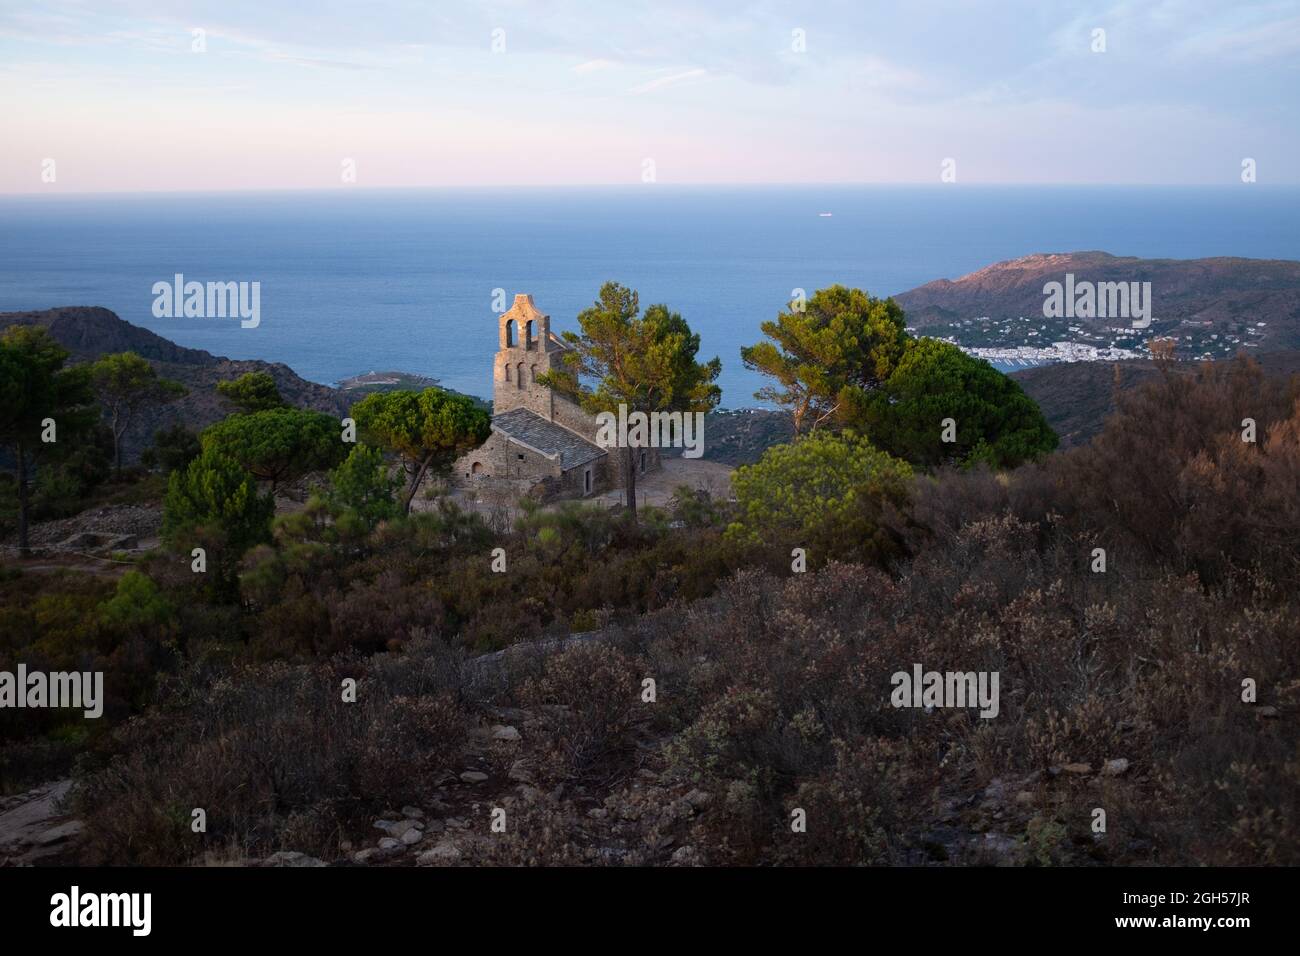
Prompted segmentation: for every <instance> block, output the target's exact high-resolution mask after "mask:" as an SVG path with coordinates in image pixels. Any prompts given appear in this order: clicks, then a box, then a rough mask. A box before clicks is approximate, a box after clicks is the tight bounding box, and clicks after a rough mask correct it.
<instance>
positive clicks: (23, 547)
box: [17, 442, 32, 558]
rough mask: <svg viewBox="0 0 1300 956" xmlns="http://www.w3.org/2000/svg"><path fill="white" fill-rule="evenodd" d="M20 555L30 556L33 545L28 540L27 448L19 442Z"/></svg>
mask: <svg viewBox="0 0 1300 956" xmlns="http://www.w3.org/2000/svg"><path fill="white" fill-rule="evenodd" d="M17 452H18V556H19V557H20V558H30V557H31V556H32V549H31V545H30V544H29V543H28V541H27V449H26V448H24V447H23V443H22V442H18V446H17Z"/></svg>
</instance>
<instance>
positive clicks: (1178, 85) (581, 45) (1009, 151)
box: [0, 0, 1300, 194]
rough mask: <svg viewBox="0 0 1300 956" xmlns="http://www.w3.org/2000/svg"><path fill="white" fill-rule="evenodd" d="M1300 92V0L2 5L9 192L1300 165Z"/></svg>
mask: <svg viewBox="0 0 1300 956" xmlns="http://www.w3.org/2000/svg"><path fill="white" fill-rule="evenodd" d="M1098 31H1102V32H1098ZM1297 91H1300V0H1294V2H1291V0H1288V2H1258V3H1254V2H1233V0H1218V2H1201V0H1149V2H1121V3H1116V2H1088V0H1076V2H1070V3H1062V2H1053V0H980V2H970V0H907V2H901V0H900V2H877V0H848V2H841V0H821V2H815V3H776V2H736V0H664V2H655V3H641V2H638V0H595V2H586V3H578V2H568V0H552V2H547V0H532V2H523V0H516V2H483V3H474V2H462V0H440V2H433V3H418V2H412V0H405V2H403V0H396V2H384V0H367V2H364V3H355V2H349V3H342V2H334V0H313V2H311V3H301V2H294V3H284V2H281V3H276V2H268V0H259V2H246V0H212V2H209V0H193V2H191V0H178V2H167V0H95V2H65V0H41V2H39V3H37V2H12V0H0V130H2V131H3V132H2V133H0V193H6V194H9V193H50V192H62V193H86V192H139V191H208V190H250V189H333V188H383V187H468V186H507V185H579V184H632V183H651V182H653V183H665V184H671V183H677V184H685V183H709V184H753V183H929V182H940V181H941V179H942V178H943V176H944V175H945V172H946V173H947V175H948V177H949V178H950V179H953V180H954V181H955V182H956V183H958V184H961V183H1017V184H1019V183H1134V184H1156V183H1165V184H1199V183H1223V184H1230V183H1238V182H1240V181H1241V176H1242V164H1243V162H1244V161H1245V160H1253V169H1254V173H1255V176H1256V177H1257V181H1258V182H1260V183H1269V182H1272V183H1287V184H1295V183H1300V158H1298V157H1300V122H1297V120H1300V95H1298V93H1297Z"/></svg>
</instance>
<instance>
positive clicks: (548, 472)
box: [453, 294, 659, 501]
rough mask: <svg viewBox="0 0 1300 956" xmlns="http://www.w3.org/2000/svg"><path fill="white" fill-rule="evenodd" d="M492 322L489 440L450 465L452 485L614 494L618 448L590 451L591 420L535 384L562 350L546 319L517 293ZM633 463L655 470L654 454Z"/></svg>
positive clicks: (549, 495) (550, 495)
mask: <svg viewBox="0 0 1300 956" xmlns="http://www.w3.org/2000/svg"><path fill="white" fill-rule="evenodd" d="M497 324H498V348H497V353H496V358H495V360H494V361H493V363H492V434H491V435H490V436H489V437H488V440H487V441H485V442H484V443H483V444H482V445H480V446H479V447H478V448H477V449H475V450H474V451H473V452H471V453H470V454H468V455H465V456H463V457H462V458H461V459H460V460H459V461H457V462H456V465H455V467H454V471H453V474H454V475H455V477H456V480H457V482H458V483H459V484H461V485H462V487H464V488H466V489H468V490H472V489H474V488H475V487H484V486H488V485H492V486H496V487H501V486H506V487H508V488H509V489H510V490H511V491H513V492H514V493H515V494H517V495H519V496H521V497H522V496H523V495H529V496H531V497H534V498H537V499H539V500H543V501H546V500H551V499H556V498H585V497H587V496H589V495H594V494H600V493H602V492H605V491H609V490H611V489H617V488H621V487H622V486H623V477H624V476H623V462H622V460H621V458H622V454H621V453H622V450H621V449H616V448H611V449H605V448H601V447H600V446H599V445H597V444H596V434H597V426H596V419H595V416H594V415H590V414H588V413H587V412H585V411H583V410H582V409H581V408H580V407H579V406H578V405H577V404H576V403H575V402H573V401H572V400H570V399H568V398H566V397H564V396H563V395H559V394H556V393H555V392H553V391H552V390H551V389H549V388H547V387H546V386H544V385H541V384H539V383H538V381H537V379H538V377H539V376H540V375H542V374H543V373H545V372H548V371H550V370H551V369H558V368H560V367H561V366H562V363H563V355H564V353H565V352H566V351H568V346H567V345H565V344H564V342H563V340H562V339H560V337H559V336H557V335H555V334H554V333H553V332H552V331H551V317H550V316H549V315H545V314H543V313H542V312H540V311H539V310H538V308H537V306H536V305H534V304H533V297H532V296H531V295H526V294H521V295H516V296H515V301H514V304H513V305H512V306H511V307H510V310H509V311H507V312H505V313H503V314H502V315H501V316H500V317H499V318H498V322H497ZM611 411H616V410H614V409H611ZM634 461H635V464H636V467H637V469H638V471H639V472H640V473H641V474H645V473H646V472H648V471H653V470H656V469H658V468H659V452H658V449H655V448H641V449H637V451H636V458H635V459H634Z"/></svg>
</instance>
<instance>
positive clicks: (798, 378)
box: [740, 285, 908, 434]
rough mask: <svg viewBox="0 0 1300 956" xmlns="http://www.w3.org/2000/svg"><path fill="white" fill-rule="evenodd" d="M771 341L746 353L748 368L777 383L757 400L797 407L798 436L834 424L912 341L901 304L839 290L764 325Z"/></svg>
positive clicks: (788, 310) (835, 287)
mask: <svg viewBox="0 0 1300 956" xmlns="http://www.w3.org/2000/svg"><path fill="white" fill-rule="evenodd" d="M762 330H763V334H764V335H766V336H767V337H768V338H769V339H771V341H769V342H760V343H758V344H757V345H751V346H747V347H745V348H742V349H741V350H740V357H741V360H742V361H743V362H744V364H745V367H746V368H750V369H756V370H758V371H760V372H762V373H763V374H764V375H767V376H769V377H771V378H772V379H774V380H775V382H774V384H772V385H766V386H764V387H763V388H761V389H759V391H758V392H756V393H755V395H754V397H755V398H759V399H762V400H764V401H770V402H774V403H775V404H777V405H779V406H780V407H782V408H785V409H787V410H789V412H790V415H791V417H792V418H793V420H794V428H795V434H800V433H802V432H804V431H806V430H811V429H815V428H817V427H818V426H820V425H823V424H828V423H834V422H835V420H836V418H837V417H838V416H839V415H840V414H841V412H842V411H843V409H844V408H845V407H846V405H848V404H851V403H860V402H861V401H862V397H863V395H865V393H866V392H868V391H870V390H872V389H874V388H876V387H877V386H878V385H879V384H880V382H882V381H883V380H884V379H886V378H888V377H889V375H890V373H891V372H892V371H893V370H894V366H895V365H896V364H897V362H898V360H899V358H900V357H901V356H902V354H903V349H904V347H905V345H906V343H907V340H908V336H907V332H906V331H905V329H904V324H903V310H902V309H901V308H899V306H898V304H897V303H896V302H894V300H893V299H877V298H874V297H873V296H870V295H868V294H867V293H866V292H863V291H862V290H861V289H849V288H846V287H845V286H842V285H833V286H831V287H829V288H826V289H819V290H817V291H816V292H814V293H813V295H812V297H811V298H810V299H808V301H807V302H806V303H799V302H791V303H790V304H789V305H788V306H787V308H786V311H784V312H781V313H780V314H779V315H777V317H776V320H775V321H767V322H764V323H763V324H762Z"/></svg>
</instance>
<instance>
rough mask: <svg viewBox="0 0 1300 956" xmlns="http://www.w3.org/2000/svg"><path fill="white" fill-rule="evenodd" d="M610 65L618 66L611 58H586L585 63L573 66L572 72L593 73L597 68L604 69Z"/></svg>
mask: <svg viewBox="0 0 1300 956" xmlns="http://www.w3.org/2000/svg"><path fill="white" fill-rule="evenodd" d="M611 66H618V64H617V63H615V62H614V61H613V60H604V59H597V60H588V61H587V62H586V63H579V64H578V65H577V66H575V67H573V72H574V73H595V72H596V71H597V70H606V69H608V68H609V67H611Z"/></svg>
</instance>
